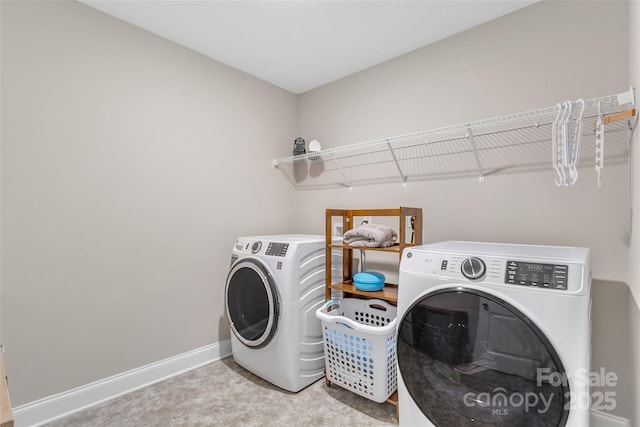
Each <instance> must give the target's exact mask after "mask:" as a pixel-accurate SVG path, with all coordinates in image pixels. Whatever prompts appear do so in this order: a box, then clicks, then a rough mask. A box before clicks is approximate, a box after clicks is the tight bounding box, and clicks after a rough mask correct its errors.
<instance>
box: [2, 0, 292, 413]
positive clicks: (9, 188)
mask: <svg viewBox="0 0 640 427" xmlns="http://www.w3.org/2000/svg"><path fill="white" fill-rule="evenodd" d="M296 120H297V118H296V97H295V96H294V95H292V94H290V93H288V92H286V91H283V90H281V89H279V88H276V87H274V86H272V85H269V84H266V83H264V82H262V81H260V80H257V79H255V78H252V77H249V76H247V75H246V74H243V73H240V72H238V71H236V70H233V69H231V68H229V67H227V66H224V65H222V64H220V63H217V62H215V61H212V60H210V59H207V58H205V57H203V56H201V55H198V54H195V53H193V52H191V51H189V50H187V49H184V48H181V47H179V46H177V45H175V44H173V43H170V42H168V41H166V40H163V39H160V38H158V37H156V36H153V35H151V34H150V33H147V32H145V31H142V30H140V29H137V28H135V27H133V26H130V25H128V24H125V23H123V22H121V21H119V20H117V19H114V18H112V17H110V16H108V15H106V14H103V13H101V12H98V11H96V10H94V9H92V8H90V7H87V6H85V5H83V4H81V3H78V2H74V1H53V2H51V1H48V2H34V1H28V2H13V1H4V0H3V1H2V177H1V178H2V308H1V315H2V318H1V321H2V339H3V344H4V345H5V347H6V350H7V352H6V355H5V363H6V368H7V372H8V373H9V376H10V384H11V397H12V403H13V405H14V406H16V405H21V404H24V403H26V402H30V401H33V400H36V399H38V398H42V397H45V396H48V395H52V394H55V393H59V392H62V391H65V390H68V389H71V388H73V387H76V386H80V385H84V384H88V383H90V382H92V381H96V380H99V379H102V378H105V377H108V376H111V375H114V374H118V373H121V372H124V371H127V370H129V369H133V368H137V367H139V366H142V365H145V364H148V363H151V362H156V361H159V360H162V359H165V358H167V357H170V356H174V355H177V354H180V353H183V352H186V351H190V350H193V349H195V348H199V347H202V346H205V345H208V344H212V343H215V342H219V341H222V340H224V339H227V338H228V337H229V329H228V326H227V324H226V321H225V320H224V312H223V309H224V302H223V292H224V280H225V277H226V271H227V270H228V265H229V256H230V251H231V247H232V244H233V242H234V239H235V237H236V236H238V235H241V234H256V233H282V232H286V231H288V229H287V226H288V224H289V223H290V222H291V220H292V218H293V212H292V211H291V210H290V205H289V201H290V199H291V194H292V189H291V188H290V186H289V185H288V184H287V183H286V182H285V181H284V180H282V178H281V177H280V176H279V175H278V174H277V173H275V172H274V171H273V167H272V165H271V158H272V157H273V155H274V152H277V151H278V150H279V149H280V148H279V147H280V146H281V145H286V146H287V148H289V141H293V138H295V132H296V127H297V122H296ZM265 187H267V188H269V191H268V192H266V191H264V188H265Z"/></svg>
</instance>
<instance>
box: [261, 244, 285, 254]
mask: <svg viewBox="0 0 640 427" xmlns="http://www.w3.org/2000/svg"><path fill="white" fill-rule="evenodd" d="M287 249H289V244H288V243H275V242H271V243H269V246H268V247H267V252H266V255H275V256H285V255H286V254H287Z"/></svg>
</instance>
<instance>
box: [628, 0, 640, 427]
mask: <svg viewBox="0 0 640 427" xmlns="http://www.w3.org/2000/svg"><path fill="white" fill-rule="evenodd" d="M629 84H630V85H632V86H635V88H636V99H637V98H638V90H639V89H640V2H639V1H637V0H635V1H632V2H631V4H630V9H629ZM636 103H637V101H636ZM637 123H638V122H637V121H636V130H635V133H634V138H633V141H632V143H631V144H632V147H633V148H632V159H631V165H632V176H631V188H632V192H631V200H632V209H633V211H632V212H633V213H632V225H631V226H632V233H631V247H630V250H629V287H630V288H631V293H632V296H633V298H629V312H630V321H629V324H630V325H631V331H630V336H629V342H630V349H631V352H632V355H633V356H632V357H631V361H632V364H633V365H632V367H631V369H632V373H631V377H632V378H634V379H635V384H634V396H636V405H635V406H634V410H635V413H634V414H633V418H632V420H633V422H632V425H640V405H638V404H637V402H638V401H640V263H638V260H640V234H638V233H640V215H639V213H638V207H639V205H638V203H639V201H640V151H639V150H638V148H639V147H638V144H640V138H639V136H638V126H637Z"/></svg>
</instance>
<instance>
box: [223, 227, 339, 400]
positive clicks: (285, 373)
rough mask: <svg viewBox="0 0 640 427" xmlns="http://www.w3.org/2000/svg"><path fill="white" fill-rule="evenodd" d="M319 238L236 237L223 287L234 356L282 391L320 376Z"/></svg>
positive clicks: (322, 268) (295, 388)
mask: <svg viewBox="0 0 640 427" xmlns="http://www.w3.org/2000/svg"><path fill="white" fill-rule="evenodd" d="M325 250H326V245H325V238H324V236H316V235H302V234H291V235H275V236H253V237H239V238H238V239H237V240H236V242H235V244H234V246H233V250H232V255H231V269H230V271H229V274H228V275H227V280H226V286H225V300H226V312H227V319H228V321H229V325H230V327H231V332H232V334H231V350H232V354H233V358H234V360H235V361H236V362H237V363H238V364H239V365H241V366H242V367H244V368H245V369H247V370H248V371H250V372H253V373H254V374H256V375H258V376H259V377H262V378H264V379H265V380H267V381H269V382H271V383H272V384H274V385H276V386H278V387H281V388H283V389H285V390H289V391H293V392H297V391H299V390H301V389H303V388H304V387H306V386H308V385H310V384H311V383H313V382H315V381H317V380H318V379H320V378H322V377H323V376H324V349H323V338H322V326H321V323H320V321H319V320H318V319H317V318H316V316H315V312H316V310H317V309H318V308H319V307H320V306H321V305H322V304H323V303H324V299H325V298H324V289H325V286H324V283H325Z"/></svg>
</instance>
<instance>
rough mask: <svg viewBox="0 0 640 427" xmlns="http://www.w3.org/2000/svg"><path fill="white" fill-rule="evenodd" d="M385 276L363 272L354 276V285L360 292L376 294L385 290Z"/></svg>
mask: <svg viewBox="0 0 640 427" xmlns="http://www.w3.org/2000/svg"><path fill="white" fill-rule="evenodd" d="M384 279H385V277H384V274H382V273H378V272H377V271H363V272H361V273H356V274H354V275H353V285H354V286H355V287H356V289H357V290H359V291H365V292H376V291H381V290H382V288H384Z"/></svg>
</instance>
